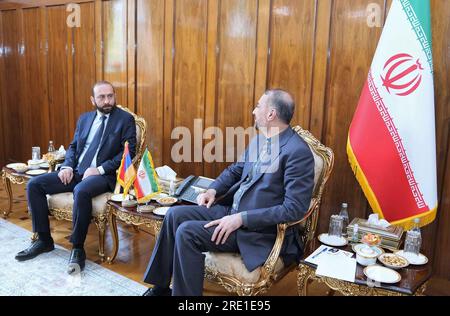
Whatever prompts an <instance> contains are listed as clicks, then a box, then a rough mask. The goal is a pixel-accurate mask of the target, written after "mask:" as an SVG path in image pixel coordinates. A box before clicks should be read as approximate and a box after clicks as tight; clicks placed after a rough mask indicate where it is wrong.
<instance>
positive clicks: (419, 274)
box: [297, 246, 432, 296]
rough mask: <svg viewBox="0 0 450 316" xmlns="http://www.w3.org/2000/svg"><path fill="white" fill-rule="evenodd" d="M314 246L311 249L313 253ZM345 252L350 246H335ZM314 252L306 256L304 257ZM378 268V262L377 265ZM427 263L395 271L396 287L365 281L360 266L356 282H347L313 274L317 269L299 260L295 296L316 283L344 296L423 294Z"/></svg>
mask: <svg viewBox="0 0 450 316" xmlns="http://www.w3.org/2000/svg"><path fill="white" fill-rule="evenodd" d="M316 248H317V247H311V249H313V250H315V249H316ZM337 248H341V249H343V250H346V251H352V250H351V247H349V246H347V247H337ZM312 252H313V251H309V252H307V253H305V256H304V258H307V257H308V256H309V255H310V254H311V253H312ZM379 264H380V265H381V263H379ZM431 267H432V264H431V262H430V261H428V263H426V264H424V265H420V266H413V265H410V266H408V267H406V268H402V269H399V270H397V272H398V273H399V274H400V275H401V277H402V278H401V280H400V281H399V282H397V283H395V284H387V283H379V282H375V281H373V280H368V279H367V277H366V276H365V274H364V268H365V267H363V266H361V265H360V264H357V266H356V275H355V282H354V283H352V282H348V281H343V280H338V279H334V278H331V277H324V276H319V275H316V268H317V266H316V265H314V264H311V263H309V262H306V261H305V260H301V261H300V264H299V266H298V268H297V271H298V274H297V289H298V295H301V296H306V295H307V294H308V293H307V292H308V285H309V283H310V282H311V281H318V282H320V283H324V284H326V285H327V286H328V287H329V288H330V289H331V290H332V292H333V291H338V292H340V293H341V294H343V295H346V296H350V295H358V296H403V295H418V296H419V295H424V292H425V290H426V284H427V281H428V280H429V279H430V277H431V272H432V270H431Z"/></svg>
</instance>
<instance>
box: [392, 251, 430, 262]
mask: <svg viewBox="0 0 450 316" xmlns="http://www.w3.org/2000/svg"><path fill="white" fill-rule="evenodd" d="M395 254H396V255H399V256H402V257H403V258H405V259H406V260H408V262H409V264H412V265H416V266H420V265H422V264H425V263H427V262H428V258H427V257H426V256H425V255H423V254H421V253H420V254H418V255H415V254H413V253H410V252H404V251H403V250H399V251H396V252H395Z"/></svg>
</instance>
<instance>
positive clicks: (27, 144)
mask: <svg viewBox="0 0 450 316" xmlns="http://www.w3.org/2000/svg"><path fill="white" fill-rule="evenodd" d="M16 11H17V19H18V21H17V26H18V28H17V30H16V37H17V38H18V43H19V49H18V52H19V54H18V57H19V82H18V83H17V84H18V85H19V90H20V98H19V100H20V101H19V102H18V103H16V106H17V107H18V108H19V113H20V114H19V115H20V118H19V120H20V126H21V129H20V131H17V136H18V137H19V139H23V141H22V142H23V145H22V146H21V150H22V152H21V154H20V160H21V161H26V160H27V159H29V158H30V157H31V155H30V148H31V147H32V146H34V145H33V139H32V137H29V131H31V128H30V125H31V122H30V120H31V113H32V109H31V104H30V101H29V100H30V89H29V87H25V86H26V84H27V81H28V78H27V69H26V64H25V62H26V60H25V58H26V56H27V55H28V54H29V52H28V47H27V45H26V43H25V34H24V27H23V23H24V21H23V10H22V9H17V10H16ZM35 38H36V35H35ZM33 42H34V44H35V43H36V41H35V39H34V41H33ZM32 46H33V45H30V48H31V47H32ZM35 145H36V146H38V144H35ZM41 149H42V147H41Z"/></svg>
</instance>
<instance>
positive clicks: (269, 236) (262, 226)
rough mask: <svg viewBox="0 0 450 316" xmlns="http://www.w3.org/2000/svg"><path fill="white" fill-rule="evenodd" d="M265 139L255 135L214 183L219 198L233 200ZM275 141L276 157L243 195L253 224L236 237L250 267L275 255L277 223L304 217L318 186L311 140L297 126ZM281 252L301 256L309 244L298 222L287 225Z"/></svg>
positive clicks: (243, 205) (243, 207)
mask: <svg viewBox="0 0 450 316" xmlns="http://www.w3.org/2000/svg"><path fill="white" fill-rule="evenodd" d="M263 142H265V138H264V137H263V136H258V137H255V139H254V140H252V142H251V144H250V145H249V147H248V148H247V150H246V152H245V154H244V159H241V160H242V161H241V162H237V163H235V164H233V165H231V166H229V167H228V168H227V169H225V170H224V171H223V172H222V174H221V175H220V176H219V177H218V178H217V179H216V181H215V182H214V183H213V184H212V185H211V186H210V188H212V189H215V190H216V191H217V194H216V196H217V197H219V198H220V200H219V202H218V203H220V204H224V205H231V204H232V201H233V196H234V194H235V193H236V191H237V190H238V189H239V187H240V185H241V183H242V182H243V181H244V180H245V178H246V177H247V175H248V173H249V172H250V170H251V168H252V166H253V162H252V161H254V159H253V160H252V159H250V158H251V156H252V152H255V150H256V151H258V149H255V148H258V147H260V146H258V144H262V143H263ZM271 147H272V155H271V156H272V159H271V163H268V164H266V166H265V167H262V172H261V173H260V174H258V175H257V176H256V181H255V182H254V183H253V185H252V186H251V187H250V188H249V189H248V190H247V191H246V193H245V194H244V195H243V196H242V199H241V201H240V204H239V209H238V212H242V211H247V226H246V227H242V228H240V229H238V230H237V232H236V234H237V235H236V237H237V243H238V246H239V250H240V253H241V256H242V259H243V260H244V264H245V266H246V268H247V269H248V270H249V271H252V270H254V269H255V268H257V267H258V266H261V265H262V264H264V262H265V261H266V259H267V257H268V256H269V253H270V250H271V249H272V247H273V245H274V242H275V238H276V234H277V228H276V225H277V224H279V223H285V222H291V221H297V220H300V219H302V218H303V216H304V215H305V214H306V212H307V210H308V208H309V204H310V201H311V195H312V191H313V187H314V157H313V155H312V153H311V150H310V148H309V146H308V145H307V144H306V142H305V141H304V140H303V139H302V138H301V137H300V136H299V135H298V134H297V133H295V132H294V131H293V130H292V128H290V127H289V128H288V129H286V130H285V131H283V132H282V133H281V134H279V142H278V143H275V144H274V143H273V144H272V146H271ZM253 158H254V157H253ZM281 253H282V255H283V256H284V258H290V259H296V260H299V259H300V257H301V255H302V254H303V245H302V244H301V241H300V238H299V235H298V229H297V227H292V228H290V229H289V230H288V231H287V233H286V237H285V241H284V244H283V248H282V251H281ZM291 262H292V261H291ZM285 263H286V262H285Z"/></svg>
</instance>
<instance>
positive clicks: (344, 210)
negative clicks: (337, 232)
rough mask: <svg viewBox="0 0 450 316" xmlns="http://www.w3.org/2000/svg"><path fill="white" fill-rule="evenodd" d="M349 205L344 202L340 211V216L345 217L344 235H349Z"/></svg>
mask: <svg viewBox="0 0 450 316" xmlns="http://www.w3.org/2000/svg"><path fill="white" fill-rule="evenodd" d="M347 207H348V205H347V203H342V205H341V211H340V212H339V216H341V217H342V218H343V225H342V233H343V235H344V236H347V226H348V222H349V220H348V211H347Z"/></svg>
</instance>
